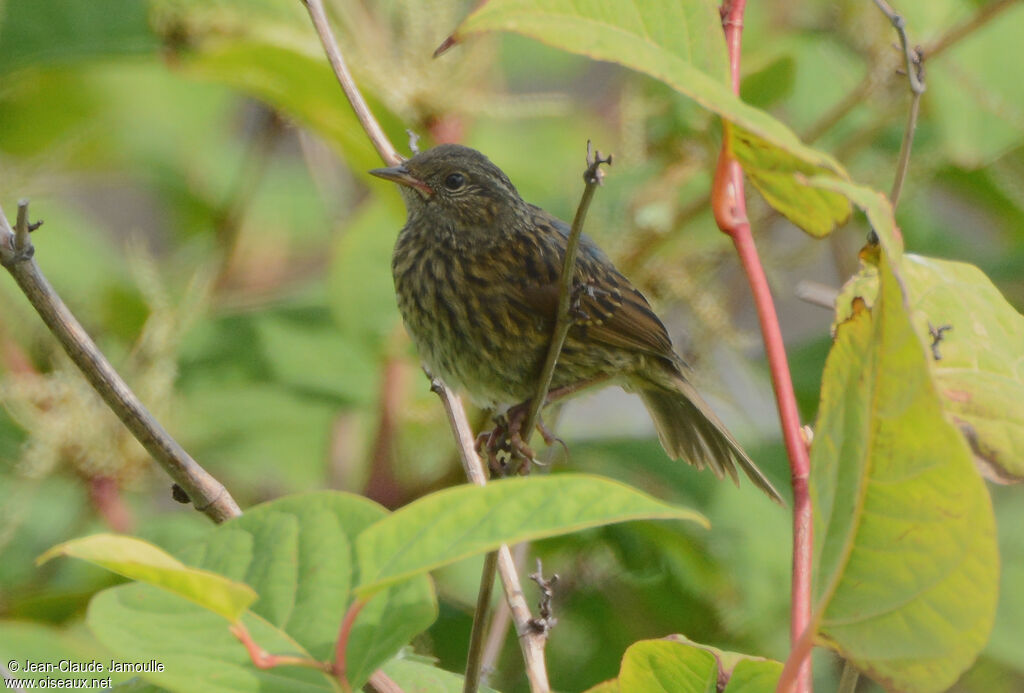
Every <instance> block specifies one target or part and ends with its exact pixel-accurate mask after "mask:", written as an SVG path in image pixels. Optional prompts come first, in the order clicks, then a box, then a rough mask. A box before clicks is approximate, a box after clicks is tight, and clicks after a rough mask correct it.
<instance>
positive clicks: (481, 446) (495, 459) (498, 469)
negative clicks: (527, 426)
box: [476, 415, 513, 478]
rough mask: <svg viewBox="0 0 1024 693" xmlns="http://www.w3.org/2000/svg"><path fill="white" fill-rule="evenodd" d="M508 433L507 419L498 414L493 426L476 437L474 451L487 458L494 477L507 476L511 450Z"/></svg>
mask: <svg viewBox="0 0 1024 693" xmlns="http://www.w3.org/2000/svg"><path fill="white" fill-rule="evenodd" d="M508 433H509V428H508V419H506V418H505V417H504V416H500V415H499V416H495V417H494V428H492V429H491V430H490V431H484V432H483V433H481V434H480V435H478V436H477V437H476V451H477V453H478V454H479V455H480V456H481V457H486V458H487V466H488V468H490V470H491V476H492V477H494V478H501V477H504V476H508V466H509V463H510V462H511V461H512V450H513V448H512V442H511V439H510V437H509V435H508Z"/></svg>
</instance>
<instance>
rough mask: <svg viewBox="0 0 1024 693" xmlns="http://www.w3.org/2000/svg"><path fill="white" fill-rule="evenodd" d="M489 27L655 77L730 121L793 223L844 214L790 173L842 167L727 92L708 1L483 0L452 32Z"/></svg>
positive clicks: (830, 220) (816, 223)
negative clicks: (585, 0) (584, 0)
mask: <svg viewBox="0 0 1024 693" xmlns="http://www.w3.org/2000/svg"><path fill="white" fill-rule="evenodd" d="M489 31H513V32H517V33H520V34H523V35H526V36H530V37H532V38H535V39H537V40H539V41H542V42H544V43H547V44H550V45H553V46H556V47H558V48H561V49H563V50H566V51H570V52H573V53H580V54H583V55H587V56H590V57H591V58H594V59H597V60H607V61H610V62H615V63H620V64H622V65H625V66H627V67H630V68H632V69H634V70H637V71H639V72H643V73H645V74H648V75H650V76H652V77H654V78H656V79H659V80H661V81H663V82H665V83H666V84H668V85H669V86H671V87H672V88H674V89H676V90H677V91H679V92H681V93H683V94H685V95H687V96H689V97H690V98H692V99H693V100H694V101H696V102H697V103H699V104H700V105H701V106H703V107H704V108H706V109H708V110H710V111H712V112H714V113H716V114H718V115H720V116H721V117H722V118H725V119H726V120H728V121H730V122H731V123H732V124H733V125H735V126H736V127H734V128H730V131H731V138H732V141H731V145H732V148H733V151H734V153H735V154H736V157H737V158H738V159H739V161H740V163H741V164H742V165H743V168H744V170H745V171H746V172H747V174H748V175H749V176H750V177H751V181H752V182H754V184H755V185H756V186H757V187H758V189H759V190H761V192H762V194H764V195H765V198H766V199H767V200H768V201H769V203H770V204H772V205H773V206H777V208H778V209H779V211H780V212H782V213H783V214H785V215H786V216H787V217H789V218H790V219H792V220H793V221H794V223H797V224H798V225H800V226H801V227H802V228H804V229H805V230H807V231H808V232H809V233H812V234H814V235H824V234H826V233H828V232H829V231H830V230H831V229H832V228H834V227H835V226H836V225H837V224H839V223H841V222H842V221H845V219H846V218H847V216H848V215H849V210H850V207H849V204H847V203H846V201H845V200H844V199H843V198H842V197H840V196H839V195H836V194H835V193H834V192H828V191H822V190H818V191H813V190H809V189H807V188H806V186H804V185H802V184H801V183H799V182H798V181H797V180H796V179H795V178H794V174H797V173H800V174H804V175H811V174H814V173H823V174H831V175H834V176H838V177H840V178H846V172H845V171H844V170H843V168H842V166H841V165H840V164H839V163H838V162H837V161H835V159H833V158H832V157H830V156H829V155H827V154H825V153H823V152H820V151H817V150H815V149H812V148H811V147H808V146H807V145H805V144H803V143H802V142H800V139H799V138H798V137H797V136H796V135H795V134H794V133H793V131H792V130H790V129H789V128H788V127H786V126H785V125H784V124H783V123H781V122H780V121H778V120H776V119H775V118H773V117H772V116H770V115H769V114H768V113H766V112H764V111H762V110H759V109H757V108H754V107H752V106H750V105H748V104H745V103H744V102H743V101H741V100H740V99H739V98H738V97H737V96H736V95H735V94H733V93H732V90H731V89H730V87H729V84H728V72H727V69H726V67H727V65H728V62H727V55H726V51H725V41H724V39H723V36H722V27H721V20H720V17H719V14H718V5H717V4H716V3H713V2H710V1H709V0H691V1H690V2H682V3H681V2H675V1H673V0H644V1H643V2H640V0H621V1H620V2H615V3H605V2H595V1H593V0H591V1H589V2H580V1H578V0H490V2H487V3H486V4H484V5H482V6H481V7H479V8H478V9H477V10H476V11H474V12H473V13H472V14H470V16H469V17H467V18H466V20H465V21H464V22H463V23H462V24H461V25H460V26H459V27H458V29H456V32H455V34H454V38H455V39H456V40H461V39H464V38H465V37H467V36H470V35H473V34H478V33H484V32H489Z"/></svg>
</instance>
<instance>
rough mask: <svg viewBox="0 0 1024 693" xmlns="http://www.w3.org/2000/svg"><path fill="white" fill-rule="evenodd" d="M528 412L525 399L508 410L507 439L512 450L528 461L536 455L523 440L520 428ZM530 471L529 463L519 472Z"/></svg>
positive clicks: (527, 404)
mask: <svg viewBox="0 0 1024 693" xmlns="http://www.w3.org/2000/svg"><path fill="white" fill-rule="evenodd" d="M529 412H530V401H529V400H527V401H526V402H523V403H522V404H517V405H516V406H514V407H512V408H511V409H509V410H508V441H509V445H510V447H511V448H512V450H513V451H514V452H515V453H516V454H518V455H519V456H520V457H522V458H523V459H524V460H528V461H530V462H534V461H536V457H537V455H536V454H534V452H533V450H532V449H531V448H530V446H529V445H527V444H526V441H525V440H523V436H522V429H523V421H524V420H525V419H526V416H527V414H529ZM529 471H530V465H528V464H524V465H523V467H522V469H521V472H522V473H523V474H528V473H529Z"/></svg>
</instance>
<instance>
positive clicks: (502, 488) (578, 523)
mask: <svg viewBox="0 0 1024 693" xmlns="http://www.w3.org/2000/svg"><path fill="white" fill-rule="evenodd" d="M641 519H678V520H690V521H693V522H697V523H700V524H703V525H705V526H706V525H707V520H705V519H704V518H703V517H702V516H701V515H700V514H699V513H697V512H695V511H693V510H688V509H686V508H679V507H674V506H671V505H668V504H667V503H664V502H662V501H660V500H657V499H656V498H653V497H651V496H649V495H647V494H646V493H642V492H640V491H637V490H636V489H633V488H631V487H629V486H626V485H625V484H621V483H619V482H616V481H612V480H610V479H604V478H601V477H596V476H588V475H584V474H558V475H555V476H546V477H534V478H517V479H504V480H501V481H497V482H494V483H491V484H488V485H486V486H473V485H464V486H458V487H456V488H450V489H445V490H443V491H439V492H437V493H432V494H430V495H429V496H425V497H423V498H420V499H419V500H417V501H415V502H413V503H411V504H409V505H407V506H405V507H404V508H402V509H400V510H398V511H396V512H394V513H392V514H391V515H389V516H387V517H386V518H384V519H383V520H381V521H380V522H377V523H376V524H374V525H373V526H372V527H369V528H368V529H367V530H366V531H365V532H363V533H362V534H361V535H359V538H358V540H357V541H356V555H357V556H358V557H359V565H360V567H361V568H362V570H363V571H364V572H363V574H362V578H361V581H360V584H359V586H358V587H357V588H356V592H357V593H359V594H364V595H369V594H374V593H376V592H377V591H379V590H380V589H382V588H383V587H386V586H388V585H390V584H393V583H395V582H398V581H400V580H402V579H404V578H407V577H409V576H412V575H416V574H418V573H424V572H426V571H429V570H433V569H434V568H438V567H440V566H442V565H446V564H448V563H453V562H455V561H457V560H459V559H462V558H466V557H468V556H472V555H474V554H478V553H484V552H486V551H490V550H492V549H495V548H497V547H498V546H500V545H501V544H516V543H519V542H521V541H530V540H533V539H541V538H544V537H551V536H555V535H558V534H567V533H569V532H574V531H577V530H580V529H585V528H587V527H595V526H598V525H606V524H611V523H614V522H625V521H627V520H641Z"/></svg>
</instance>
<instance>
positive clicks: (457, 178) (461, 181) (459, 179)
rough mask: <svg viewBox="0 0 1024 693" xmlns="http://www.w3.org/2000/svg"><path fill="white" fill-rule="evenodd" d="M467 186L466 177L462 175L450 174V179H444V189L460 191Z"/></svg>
mask: <svg viewBox="0 0 1024 693" xmlns="http://www.w3.org/2000/svg"><path fill="white" fill-rule="evenodd" d="M465 184H466V177H465V176H464V175H462V174H461V173H450V174H448V177H447V178H445V179H444V187H446V188H448V189H449V190H458V189H459V188H461V187H462V186H463V185H465Z"/></svg>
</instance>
